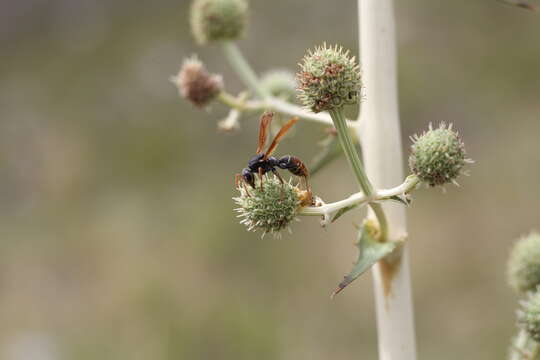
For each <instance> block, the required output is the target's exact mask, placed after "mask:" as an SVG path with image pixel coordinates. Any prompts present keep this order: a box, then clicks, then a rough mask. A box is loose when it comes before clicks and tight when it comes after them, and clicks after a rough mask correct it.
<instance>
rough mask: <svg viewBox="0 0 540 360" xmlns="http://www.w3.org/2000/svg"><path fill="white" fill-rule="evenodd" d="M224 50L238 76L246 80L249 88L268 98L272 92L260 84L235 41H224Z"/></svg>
mask: <svg viewBox="0 0 540 360" xmlns="http://www.w3.org/2000/svg"><path fill="white" fill-rule="evenodd" d="M222 46H223V52H224V53H225V56H226V57H227V59H228V60H229V63H230V64H231V65H232V66H233V67H234V69H235V70H236V72H237V73H238V76H240V78H241V79H242V81H244V83H245V84H246V85H247V86H248V87H249V89H250V90H251V91H252V92H253V93H254V94H255V95H257V96H258V97H259V98H261V99H265V98H267V97H268V96H269V95H270V94H268V92H267V91H266V90H265V89H264V88H263V87H262V86H261V85H260V83H259V80H258V79H257V75H256V74H255V72H254V71H253V69H252V68H251V66H249V64H248V62H247V61H246V59H245V58H244V56H243V55H242V53H241V52H240V49H238V46H237V45H236V43H235V42H232V41H226V42H224V43H223V45H222Z"/></svg>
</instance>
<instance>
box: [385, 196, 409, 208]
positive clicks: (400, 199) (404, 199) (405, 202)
mask: <svg viewBox="0 0 540 360" xmlns="http://www.w3.org/2000/svg"><path fill="white" fill-rule="evenodd" d="M388 200H394V201H397V202H398V203H400V204H403V205H405V206H409V205H410V204H411V199H410V198H409V197H408V196H407V195H394V196H391V197H389V198H388Z"/></svg>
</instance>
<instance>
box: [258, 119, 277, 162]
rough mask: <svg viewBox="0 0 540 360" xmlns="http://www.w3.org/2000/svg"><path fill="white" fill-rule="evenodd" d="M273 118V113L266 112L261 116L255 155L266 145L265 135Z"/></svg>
mask: <svg viewBox="0 0 540 360" xmlns="http://www.w3.org/2000/svg"><path fill="white" fill-rule="evenodd" d="M273 118H274V113H273V112H270V111H267V112H265V113H264V114H262V116H261V123H260V124H259V145H258V146H257V151H256V153H257V154H260V153H262V151H263V148H264V145H265V144H266V134H267V132H268V127H269V125H270V123H271V122H272V119H273Z"/></svg>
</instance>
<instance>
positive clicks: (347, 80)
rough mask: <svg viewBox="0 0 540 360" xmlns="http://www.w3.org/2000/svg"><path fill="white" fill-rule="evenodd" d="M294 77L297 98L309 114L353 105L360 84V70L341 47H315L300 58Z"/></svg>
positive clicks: (358, 97) (356, 98)
mask: <svg viewBox="0 0 540 360" xmlns="http://www.w3.org/2000/svg"><path fill="white" fill-rule="evenodd" d="M300 67H301V71H300V72H299V73H298V74H296V79H297V81H298V91H299V95H298V98H299V99H300V101H301V102H302V104H303V105H304V106H305V107H306V108H309V109H310V110H311V111H313V112H315V113H318V112H321V111H330V110H333V109H338V108H341V107H343V106H344V105H348V104H357V103H358V101H359V99H360V91H361V89H362V82H361V79H360V68H359V66H358V65H357V64H356V62H355V58H354V57H349V51H346V52H343V48H342V47H338V46H337V45H336V46H335V47H326V44H323V46H320V47H317V48H315V50H314V51H309V53H308V54H307V55H306V56H305V57H304V59H303V63H302V64H300Z"/></svg>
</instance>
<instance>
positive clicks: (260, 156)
mask: <svg viewBox="0 0 540 360" xmlns="http://www.w3.org/2000/svg"><path fill="white" fill-rule="evenodd" d="M273 118H274V113H273V112H265V113H264V114H263V115H262V116H261V120H260V124H259V144H258V146H257V150H256V152H255V155H254V156H253V157H252V158H251V159H250V160H249V162H248V166H247V167H246V168H244V169H243V170H242V173H240V174H236V176H235V183H236V187H238V185H239V183H240V182H242V183H243V185H244V188H245V190H246V192H247V194H248V195H249V192H248V190H247V186H246V184H248V185H249V186H251V187H252V188H253V189H254V188H255V175H256V174H258V175H259V179H260V183H261V185H260V186H261V189H262V188H263V176H264V175H265V174H266V173H268V172H272V173H273V174H274V175H275V176H276V177H277V178H278V179H279V181H280V182H281V185H282V186H283V185H284V181H283V178H282V177H281V175H280V174H279V172H278V171H277V169H276V168H280V169H284V170H289V172H291V173H292V174H293V175H296V176H298V177H300V178H301V179H302V181H303V183H304V185H305V188H306V190H307V196H308V199H309V201H311V199H312V193H311V187H310V186H309V184H308V177H309V171H308V169H307V167H306V165H304V163H303V162H302V160H300V159H299V158H297V157H296V156H292V155H285V156H282V157H280V158H276V157H273V156H271V155H272V153H273V152H274V150H276V147H277V145H278V144H279V142H280V140H281V139H282V138H283V136H285V134H286V133H287V132H288V131H289V130H290V129H291V128H292V126H293V125H294V124H295V123H296V122H297V121H298V118H297V117H294V118H292V119H290V120H289V121H288V122H287V123H286V124H285V125H283V126H282V127H281V129H280V130H279V132H278V133H277V134H276V136H275V137H274V139H273V140H272V143H270V146H269V147H268V149H267V150H266V152H264V151H263V148H264V145H265V144H266V135H267V132H268V127H269V125H270V123H271V122H272V119H273Z"/></svg>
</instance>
